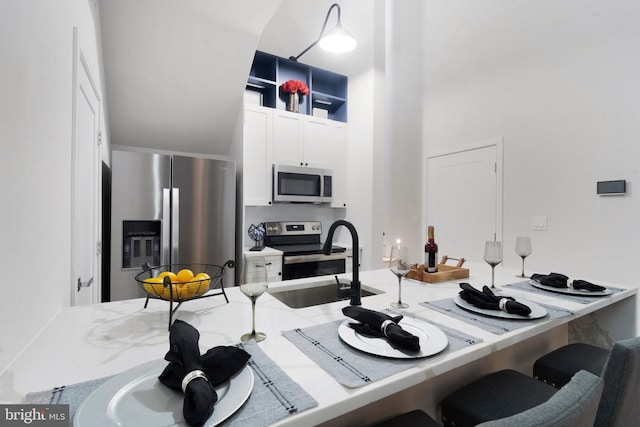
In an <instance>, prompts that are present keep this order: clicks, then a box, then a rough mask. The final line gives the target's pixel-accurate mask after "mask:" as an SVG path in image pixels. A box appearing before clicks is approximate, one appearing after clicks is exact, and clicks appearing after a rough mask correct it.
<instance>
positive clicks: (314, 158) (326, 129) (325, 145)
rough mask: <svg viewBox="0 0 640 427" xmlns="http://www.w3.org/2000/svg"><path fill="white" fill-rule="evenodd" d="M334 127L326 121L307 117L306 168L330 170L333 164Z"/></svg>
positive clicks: (305, 129)
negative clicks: (332, 140)
mask: <svg viewBox="0 0 640 427" xmlns="http://www.w3.org/2000/svg"><path fill="white" fill-rule="evenodd" d="M331 130H332V126H331V124H330V122H329V121H328V120H326V119H322V118H318V117H312V116H305V118H304V161H305V166H309V167H313V168H320V169H329V168H330V167H329V165H330V164H331V154H332V153H331V136H332V135H331V134H332V132H331Z"/></svg>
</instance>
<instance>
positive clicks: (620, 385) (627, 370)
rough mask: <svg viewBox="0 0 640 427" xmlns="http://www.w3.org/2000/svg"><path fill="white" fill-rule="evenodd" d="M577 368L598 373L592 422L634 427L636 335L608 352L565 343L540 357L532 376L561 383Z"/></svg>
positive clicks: (639, 412) (638, 371) (639, 366)
mask: <svg viewBox="0 0 640 427" xmlns="http://www.w3.org/2000/svg"><path fill="white" fill-rule="evenodd" d="M579 369H587V370H590V371H591V372H599V373H600V375H601V377H602V378H603V380H604V391H603V393H602V399H601V401H600V405H599V407H598V413H597V415H596V422H595V425H596V426H598V427H600V426H615V427H621V426H630V427H631V426H633V427H635V426H637V425H638V420H639V419H640V405H639V404H638V396H639V395H640V337H636V338H631V339H628V340H623V341H618V342H616V343H615V344H614V345H613V348H612V349H611V351H607V350H604V349H601V348H599V347H595V346H591V345H589V344H579V345H577V344H569V345H567V346H564V347H560V348H559V349H557V350H554V351H552V352H551V353H549V354H547V355H545V356H542V357H541V358H540V359H538V360H537V361H536V362H535V363H534V367H533V375H534V377H537V378H538V379H539V380H541V381H544V382H546V383H547V384H555V385H556V386H558V385H560V384H562V382H563V381H564V380H565V378H566V377H567V376H570V375H571V374H572V372H575V371H576V370H579Z"/></svg>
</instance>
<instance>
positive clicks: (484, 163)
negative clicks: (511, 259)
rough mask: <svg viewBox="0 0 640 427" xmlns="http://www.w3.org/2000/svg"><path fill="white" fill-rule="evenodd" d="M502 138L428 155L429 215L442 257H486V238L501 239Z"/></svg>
mask: <svg viewBox="0 0 640 427" xmlns="http://www.w3.org/2000/svg"><path fill="white" fill-rule="evenodd" d="M501 153H502V141H501V140H491V141H488V142H485V143H478V144H474V145H473V146H469V147H465V148H464V149H459V150H456V151H452V152H446V153H438V154H433V155H428V156H427V165H426V177H427V186H426V189H427V194H426V204H427V206H426V213H427V214H426V218H427V225H433V226H434V227H435V232H436V236H435V240H436V242H437V243H438V252H439V256H440V257H441V256H442V255H447V256H449V257H454V258H460V257H463V258H466V259H467V260H468V261H473V262H483V252H484V242H485V241H486V240H493V239H494V238H495V239H497V240H501V238H502V155H501Z"/></svg>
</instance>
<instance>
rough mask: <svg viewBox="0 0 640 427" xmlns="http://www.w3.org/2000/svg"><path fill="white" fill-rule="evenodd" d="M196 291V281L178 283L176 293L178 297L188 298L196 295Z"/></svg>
mask: <svg viewBox="0 0 640 427" xmlns="http://www.w3.org/2000/svg"><path fill="white" fill-rule="evenodd" d="M197 291H198V284H197V283H180V284H178V295H179V296H180V299H188V298H193V297H194V296H196V292H197Z"/></svg>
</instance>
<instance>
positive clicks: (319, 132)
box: [243, 105, 347, 208]
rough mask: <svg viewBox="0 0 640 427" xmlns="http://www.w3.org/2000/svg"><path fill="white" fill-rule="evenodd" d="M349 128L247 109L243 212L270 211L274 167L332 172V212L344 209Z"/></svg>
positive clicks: (270, 109) (326, 121) (244, 146)
mask: <svg viewBox="0 0 640 427" xmlns="http://www.w3.org/2000/svg"><path fill="white" fill-rule="evenodd" d="M346 155H347V124H346V123H344V122H338V121H334V120H329V119H324V118H321V117H313V116H305V115H303V114H297V113H291V112H288V111H279V110H274V109H272V108H267V107H260V106H254V105H246V106H245V119H244V141H243V178H244V181H243V191H244V204H245V206H268V205H271V203H272V202H271V199H272V185H273V183H272V181H273V179H272V165H273V164H277V165H288V166H302V167H310V168H318V169H329V170H331V171H332V174H333V185H332V187H333V188H332V189H333V200H332V202H331V206H332V207H335V208H344V207H346V206H347V205H346V193H347V182H346V175H347V174H346V168H347V165H346Z"/></svg>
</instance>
